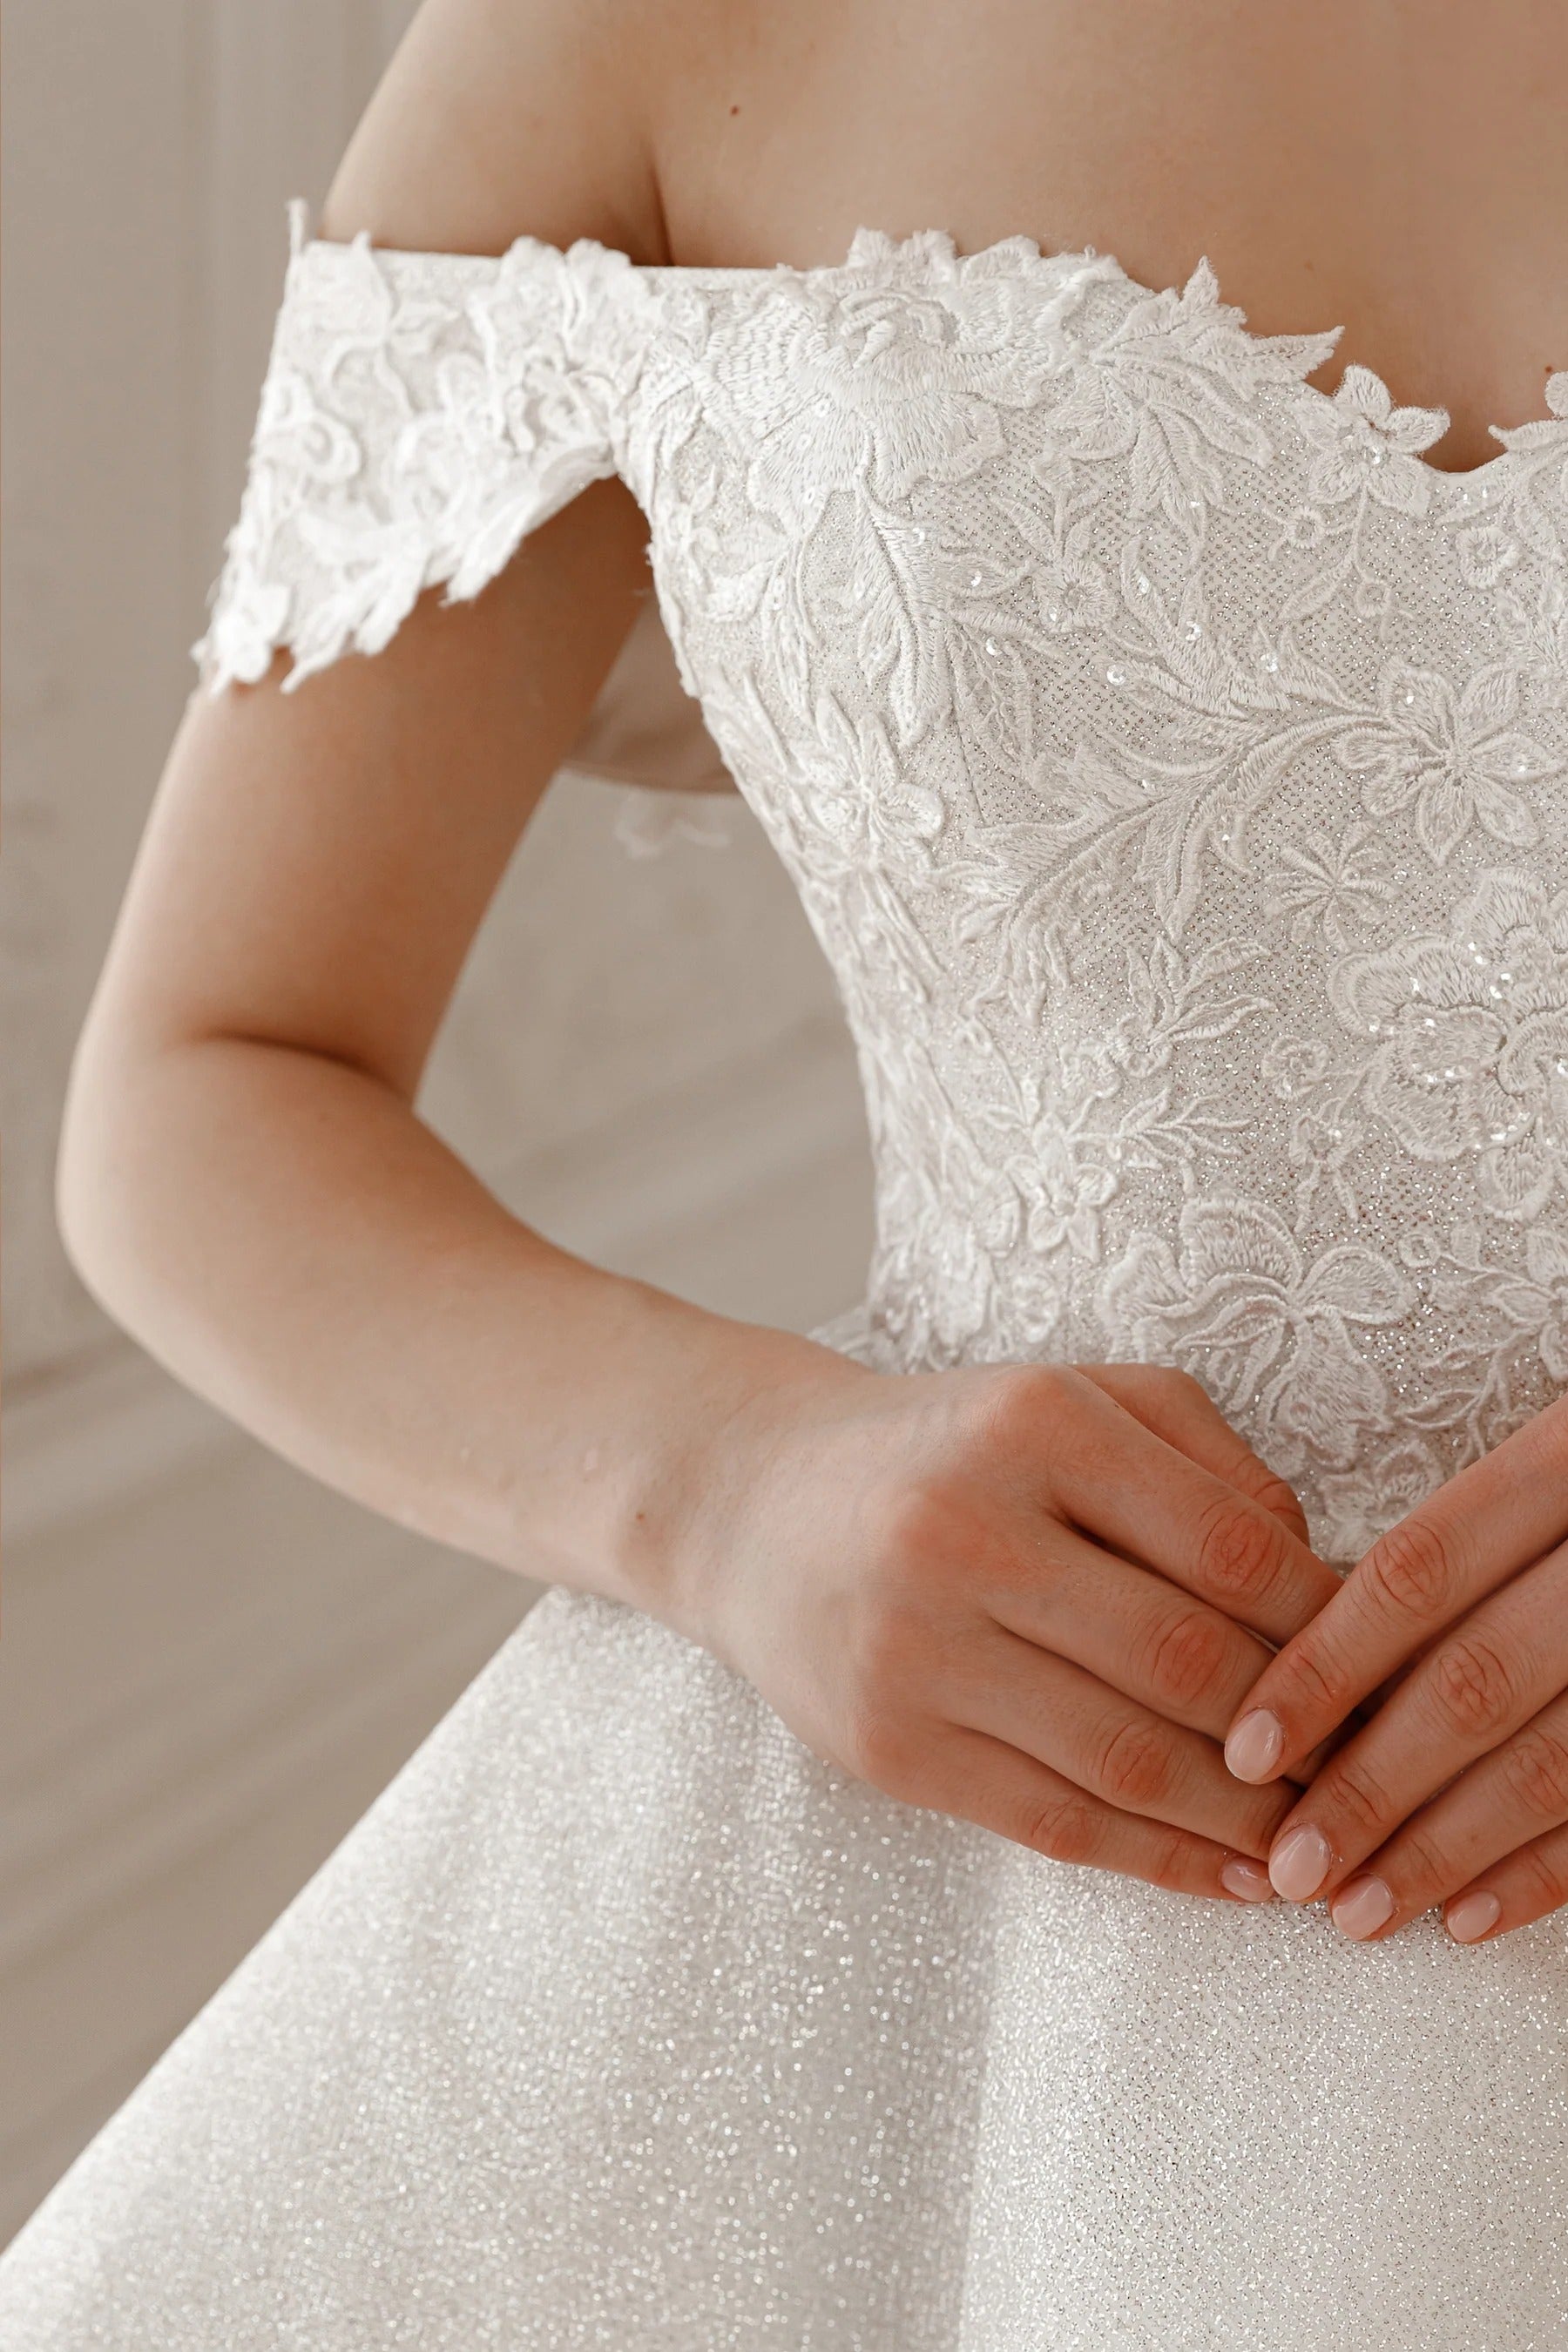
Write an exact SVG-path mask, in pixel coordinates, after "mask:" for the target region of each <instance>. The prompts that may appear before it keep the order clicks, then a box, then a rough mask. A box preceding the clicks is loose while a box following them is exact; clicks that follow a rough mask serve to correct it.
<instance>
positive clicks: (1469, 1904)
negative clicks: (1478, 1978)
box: [1220, 1870, 1502, 1944]
mask: <svg viewBox="0 0 1568 2352" xmlns="http://www.w3.org/2000/svg"><path fill="white" fill-rule="evenodd" d="M1220 1876H1221V1877H1222V1878H1223V1877H1224V1876H1225V1872H1224V1871H1223V1870H1222V1871H1221V1873H1220ZM1501 1917H1502V1905H1501V1904H1500V1902H1499V1901H1498V1899H1497V1896H1496V1895H1486V1894H1477V1895H1461V1896H1460V1898H1459V1900H1458V1903H1456V1904H1455V1905H1454V1906H1453V1908H1452V1909H1451V1910H1449V1911H1447V1912H1445V1914H1444V1916H1443V1925H1444V1926H1445V1927H1447V1930H1448V1933H1449V1935H1450V1936H1452V1937H1453V1938H1454V1941H1455V1942H1456V1943H1457V1944H1473V1943H1476V1942H1477V1941H1478V1940H1479V1938H1480V1937H1482V1936H1484V1935H1485V1934H1486V1932H1487V1929H1488V1928H1489V1927H1496V1926H1497V1923H1498V1921H1499V1920H1500V1918H1501Z"/></svg>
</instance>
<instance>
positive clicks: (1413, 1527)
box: [1361, 1518, 1457, 1622]
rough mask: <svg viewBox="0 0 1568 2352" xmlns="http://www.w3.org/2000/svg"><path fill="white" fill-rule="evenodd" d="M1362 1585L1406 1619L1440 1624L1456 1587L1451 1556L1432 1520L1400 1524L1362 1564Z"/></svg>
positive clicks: (1410, 1520)
mask: <svg viewBox="0 0 1568 2352" xmlns="http://www.w3.org/2000/svg"><path fill="white" fill-rule="evenodd" d="M1361 1580H1362V1582H1363V1584H1364V1585H1365V1586H1366V1587H1367V1588H1368V1589H1369V1591H1372V1592H1373V1593H1374V1594H1377V1595H1379V1596H1381V1598H1382V1599H1383V1600H1384V1601H1386V1602H1387V1603H1388V1605H1389V1607H1390V1608H1391V1609H1393V1610H1394V1612H1395V1614H1396V1615H1398V1616H1400V1617H1402V1618H1403V1617H1415V1618H1418V1619H1420V1620H1422V1621H1424V1622H1425V1621H1426V1620H1429V1619H1432V1618H1440V1617H1442V1616H1443V1615H1444V1614H1445V1613H1446V1612H1447V1609H1448V1607H1449V1604H1450V1601H1451V1600H1452V1598H1453V1594H1454V1589H1455V1585H1456V1582H1457V1577H1456V1573H1455V1563H1454V1558H1453V1553H1452V1550H1451V1549H1450V1547H1449V1545H1448V1542H1447V1538H1445V1536H1444V1535H1443V1533H1442V1530H1441V1529H1440V1528H1436V1527H1434V1526H1433V1524H1432V1522H1431V1520H1430V1519H1422V1518H1409V1519H1401V1520H1400V1521H1399V1523H1398V1524H1397V1526H1395V1527H1392V1528H1389V1529H1388V1530H1387V1532H1386V1534H1384V1536H1382V1537H1381V1538H1379V1540H1378V1542H1377V1543H1376V1544H1374V1545H1373V1549H1372V1551H1371V1553H1370V1554H1369V1556H1368V1557H1367V1559H1365V1560H1363V1563H1362V1579H1361Z"/></svg>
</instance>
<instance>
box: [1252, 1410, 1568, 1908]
mask: <svg viewBox="0 0 1568 2352" xmlns="http://www.w3.org/2000/svg"><path fill="white" fill-rule="evenodd" d="M1564 1538H1568V1398H1565V1399H1563V1400H1562V1401H1561V1402H1558V1403H1556V1404H1553V1405H1552V1406H1551V1407H1549V1408H1548V1410H1547V1411H1546V1412H1542V1413H1540V1414H1538V1415H1537V1416H1536V1417H1535V1419H1534V1420H1533V1421H1531V1422H1528V1423H1526V1424H1525V1426H1524V1427H1523V1428H1522V1429H1519V1430H1516V1431H1515V1432H1514V1433H1513V1435H1512V1436H1511V1437H1509V1438H1507V1439H1506V1440H1505V1441H1504V1442H1503V1444H1500V1445H1499V1446H1498V1447H1496V1448H1495V1449H1494V1450H1493V1452H1491V1453H1490V1454H1486V1455H1484V1456H1483V1457H1482V1458H1481V1459H1480V1460H1479V1462H1473V1463H1471V1464H1469V1465H1468V1467H1467V1468H1465V1469H1464V1470H1461V1471H1459V1472H1458V1473H1457V1474H1456V1475H1455V1476H1454V1477H1452V1478H1450V1479H1448V1480H1447V1482H1446V1483H1445V1484H1444V1485H1443V1486H1440V1487H1438V1488H1437V1490H1436V1493H1435V1494H1433V1495H1430V1496H1428V1497H1427V1498H1426V1501H1425V1502H1424V1503H1421V1504H1419V1505H1418V1506H1417V1507H1416V1508H1415V1510H1413V1511H1411V1512H1409V1513H1407V1515H1406V1516H1405V1517H1404V1518H1403V1519H1401V1520H1400V1521H1399V1522H1398V1524H1397V1525H1396V1526H1394V1527H1393V1528H1389V1530H1388V1531H1387V1533H1386V1534H1385V1535H1384V1536H1382V1537H1381V1538H1379V1540H1378V1541H1377V1542H1376V1543H1375V1544H1373V1547H1372V1549H1371V1550H1370V1551H1369V1552H1367V1553H1366V1555H1365V1556H1364V1558H1363V1559H1361V1560H1360V1561H1359V1562H1358V1563H1357V1565H1356V1567H1355V1568H1354V1569H1353V1570H1352V1572H1351V1574H1350V1575H1349V1576H1348V1577H1347V1578H1346V1580H1345V1583H1344V1586H1343V1589H1342V1591H1339V1592H1336V1593H1335V1594H1334V1595H1333V1596H1332V1598H1331V1600H1330V1601H1328V1602H1327V1604H1326V1605H1325V1606H1324V1607H1323V1608H1322V1609H1321V1610H1320V1611H1319V1612H1318V1614H1317V1615H1316V1616H1315V1617H1314V1618H1313V1619H1312V1621H1311V1622H1310V1624H1309V1625H1307V1626H1305V1627H1304V1628H1303V1629H1302V1631H1301V1632H1300V1633H1298V1634H1297V1635H1296V1636H1295V1638H1294V1640H1292V1641H1290V1642H1289V1643H1286V1645H1285V1647H1284V1648H1283V1649H1282V1650H1281V1651H1280V1652H1279V1654H1278V1656H1277V1657H1275V1658H1274V1659H1272V1660H1271V1661H1270V1663H1269V1664H1268V1667H1267V1668H1266V1669H1265V1671H1264V1672H1263V1674H1262V1675H1260V1676H1259V1678H1258V1681H1257V1683H1255V1684H1254V1685H1253V1687H1252V1689H1251V1690H1250V1691H1249V1692H1248V1693H1247V1696H1246V1697H1245V1698H1244V1699H1243V1700H1242V1702H1241V1705H1240V1706H1239V1707H1238V1709H1237V1715H1236V1718H1235V1720H1234V1722H1233V1723H1232V1725H1231V1727H1230V1731H1229V1734H1228V1737H1227V1738H1226V1762H1227V1764H1228V1765H1229V1766H1230V1769H1231V1770H1232V1771H1233V1772H1234V1773H1235V1774H1236V1776H1237V1779H1238V1780H1248V1781H1263V1780H1276V1779H1278V1778H1279V1775H1280V1774H1281V1773H1285V1772H1289V1770H1290V1769H1291V1768H1292V1766H1293V1765H1295V1764H1298V1763H1299V1762H1300V1759H1301V1758H1303V1757H1304V1756H1306V1755H1307V1754H1308V1753H1309V1751H1310V1749H1312V1748H1315V1747H1317V1745H1318V1744H1319V1742H1320V1741H1321V1740H1323V1739H1325V1738H1327V1737H1328V1735H1329V1734H1330V1733H1331V1732H1332V1731H1333V1730H1334V1729H1335V1727H1336V1726H1338V1725H1339V1724H1341V1723H1342V1721H1343V1720H1344V1718H1345V1717H1346V1716H1347V1715H1348V1714H1349V1713H1350V1711H1351V1709H1352V1707H1353V1706H1355V1705H1356V1704H1357V1702H1358V1701H1360V1700H1363V1699H1365V1698H1366V1697H1367V1696H1369V1695H1370V1694H1373V1693H1377V1694H1379V1696H1380V1699H1381V1704H1380V1705H1378V1706H1377V1708H1376V1711H1375V1712H1374V1713H1373V1715H1372V1716H1371V1718H1370V1720H1369V1721H1368V1722H1367V1723H1366V1724H1365V1726H1364V1727H1363V1729H1361V1730H1359V1731H1357V1732H1356V1733H1355V1735H1354V1737H1353V1738H1351V1739H1349V1740H1347V1741H1346V1742H1345V1743H1344V1745H1343V1746H1342V1747H1340V1748H1336V1749H1335V1750H1334V1752H1333V1754H1332V1756H1331V1758H1330V1759H1329V1761H1328V1762H1327V1763H1326V1764H1325V1765H1324V1766H1323V1768H1322V1769H1321V1771H1320V1772H1319V1773H1318V1775H1317V1778H1316V1779H1315V1780H1313V1781H1312V1782H1311V1784H1310V1787H1309V1788H1307V1789H1306V1790H1305V1791H1304V1792H1303V1794H1302V1797H1301V1800H1300V1803H1299V1804H1297V1805H1296V1806H1295V1807H1294V1808H1293V1809H1292V1810H1291V1811H1290V1812H1289V1813H1288V1814H1287V1815H1286V1817H1285V1819H1284V1821H1283V1822H1281V1823H1280V1825H1279V1830H1278V1831H1277V1832H1276V1833H1275V1836H1274V1840H1273V1843H1272V1844H1271V1846H1270V1848H1269V1853H1268V1871H1269V1876H1270V1879H1271V1880H1272V1882H1273V1885H1274V1887H1275V1889H1276V1891H1277V1892H1278V1893H1279V1894H1280V1895H1286V1896H1287V1897H1290V1898H1293V1899H1294V1900H1296V1901H1298V1902H1308V1901H1311V1900H1313V1899H1314V1898H1315V1897H1317V1896H1319V1895H1326V1896H1327V1897H1328V1900H1329V1907H1330V1916H1331V1917H1332V1919H1333V1922H1334V1925H1335V1926H1336V1927H1339V1928H1341V1929H1342V1930H1343V1932H1344V1933H1345V1934H1346V1935H1347V1936H1352V1937H1356V1938H1357V1939H1358V1940H1360V1941H1375V1942H1381V1941H1383V1940H1384V1938H1385V1937H1389V1936H1392V1935H1394V1933H1395V1932H1396V1931H1397V1930H1398V1929H1399V1928H1401V1927H1404V1926H1405V1924H1406V1922H1407V1921H1409V1920H1411V1919H1414V1918H1415V1917H1417V1916H1419V1914H1420V1913H1422V1912H1424V1911H1427V1910H1430V1909H1431V1908H1432V1906H1434V1905H1435V1904H1441V1905H1442V1906H1443V1917H1444V1924H1445V1926H1446V1927H1447V1929H1448V1932H1449V1934H1450V1935H1451V1936H1453V1937H1455V1938H1456V1940H1457V1941H1458V1942H1461V1943H1478V1942H1479V1941H1480V1940H1481V1939H1482V1938H1483V1937H1494V1936H1500V1935H1505V1934H1506V1933H1507V1932H1508V1930H1509V1929H1510V1927H1524V1926H1526V1925H1527V1924H1528V1923H1529V1922H1530V1921H1531V1920H1532V1919H1539V1918H1542V1916H1544V1915H1545V1914H1546V1913H1547V1912H1549V1911H1554V1910H1556V1909H1557V1907H1558V1906H1559V1905H1561V1904H1563V1903H1568V1541H1565V1540H1564ZM1394 1677H1397V1679H1396V1680H1394V1681H1393V1686H1392V1687H1391V1688H1389V1689H1387V1690H1386V1692H1385V1691H1384V1685H1389V1684H1390V1682H1391V1678H1394Z"/></svg>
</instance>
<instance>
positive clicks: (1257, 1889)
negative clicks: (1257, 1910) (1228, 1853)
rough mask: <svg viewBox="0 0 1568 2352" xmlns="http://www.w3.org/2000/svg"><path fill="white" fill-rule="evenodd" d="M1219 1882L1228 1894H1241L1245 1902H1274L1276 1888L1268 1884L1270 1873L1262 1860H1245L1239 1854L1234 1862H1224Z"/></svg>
mask: <svg viewBox="0 0 1568 2352" xmlns="http://www.w3.org/2000/svg"><path fill="white" fill-rule="evenodd" d="M1219 1883H1220V1885H1222V1886H1223V1887H1224V1888H1225V1889H1226V1892H1227V1893H1228V1894H1231V1895H1239V1896H1240V1898H1241V1900H1242V1902H1243V1903H1272V1902H1273V1900H1274V1889H1273V1888H1272V1886H1270V1885H1269V1884H1268V1872H1267V1871H1266V1870H1265V1869H1264V1867H1263V1864H1261V1863H1260V1862H1244V1861H1243V1860H1242V1859H1241V1857H1240V1855H1239V1854H1238V1855H1237V1857H1236V1859H1235V1860H1234V1861H1232V1862H1227V1863H1224V1864H1222V1865H1221V1867H1220V1874H1219Z"/></svg>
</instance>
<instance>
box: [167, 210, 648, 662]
mask: <svg viewBox="0 0 1568 2352" xmlns="http://www.w3.org/2000/svg"><path fill="white" fill-rule="evenodd" d="M289 232H290V235H289V268H288V275H287V278H286V280H285V286H284V292H283V299H282V302H281V305H280V308H279V313H278V319H277V323H276V326H275V329H274V333H273V340H272V350H271V356H270V360H269V362H268V369H267V374H266V379H265V382H264V383H263V386H262V392H261V399H260V405H259V410H258V416H257V422H256V429H255V433H254V436H253V438H252V442H251V448H250V461H249V468H248V472H247V478H246V484H245V490H244V495H243V498H242V499H241V502H240V509H239V514H238V519H237V521H236V523H235V526H234V529H233V530H231V531H230V533H229V536H228V540H227V542H226V551H225V561H224V565H223V569H222V572H221V573H220V576H219V578H218V580H217V582H216V585H215V587H214V589H213V591H212V594H211V597H210V599H209V606H210V611H209V620H208V626H207V629H206V632H205V635H204V636H203V637H202V638H201V639H200V640H199V642H198V643H197V644H196V645H195V646H194V647H193V652H194V655H195V659H196V661H197V662H198V664H199V665H200V671H201V677H202V679H203V681H204V682H205V685H206V686H207V687H208V688H209V689H210V690H211V691H213V692H215V693H216V691H217V690H218V689H219V688H221V687H223V686H224V685H226V683H227V682H228V681H229V680H231V679H245V680H254V679H257V678H259V677H262V676H264V675H265V673H266V671H267V669H268V665H269V664H270V662H271V659H272V656H273V654H274V651H275V650H276V649H277V648H278V647H279V646H287V647H288V648H289V652H290V653H291V654H292V656H293V665H292V667H291V668H290V669H289V673H288V675H287V677H285V679H284V686H285V688H293V687H297V686H298V685H299V684H300V682H301V680H302V679H304V678H305V677H309V676H310V673H311V672H312V671H313V670H318V669H321V668H323V667H325V666H326V665H327V664H328V663H330V662H332V661H335V660H336V659H337V658H338V656H339V655H340V654H342V653H343V652H345V651H347V650H348V649H349V648H350V647H353V648H355V649H357V650H358V651H360V652H363V653H376V652H379V651H380V649H381V648H382V647H383V646H384V645H385V644H386V643H387V641H388V640H389V639H390V638H391V636H392V635H394V633H395V630H396V629H397V627H398V625H399V624H400V623H401V621H402V620H403V619H404V617H405V614H407V613H408V611H409V610H410V608H411V606H412V605H413V604H414V602H415V599H416V596H417V595H418V594H419V593H420V591H421V590H422V589H425V588H427V587H431V586H435V585H437V584H440V585H444V586H445V588H446V590H447V602H453V601H456V600H457V599H458V598H462V597H468V596H473V595H475V594H477V593H478V592H479V589H480V588H482V587H483V586H484V584H485V583H486V582H487V581H489V580H490V579H492V578H493V577H494V576H495V574H496V573H497V572H499V571H500V569H501V568H502V566H503V565H504V564H505V563H506V562H507V560H508V558H509V557H510V555H511V553H512V551H514V549H515V548H516V547H517V545H518V543H519V541H521V539H522V538H523V537H524V535H525V534H526V533H527V532H529V531H531V530H535V529H537V527H538V526H539V525H540V524H541V523H542V522H546V521H548V520H549V519H550V517H551V516H552V515H553V514H554V513H556V512H557V510H558V509H560V508H562V507H563V506H565V505H566V504H567V503H568V502H569V500H571V499H574V497H575V496H576V495H577V493H578V492H579V491H580V490H582V489H584V488H586V486H587V485H588V483H590V482H592V481H595V480H596V479H598V478H601V477H603V476H605V475H608V474H613V473H615V472H616V471H617V463H616V440H617V436H618V425H619V420H620V417H621V415H623V413H624V404H625V401H626V397H627V395H628V393H629V390H630V378H631V376H632V375H633V374H634V373H635V371H636V366H637V330H638V326H639V320H640V304H641V301H642V300H643V299H646V295H645V289H644V288H643V286H642V283H641V281H640V279H639V278H638V276H637V272H636V270H635V269H634V268H633V267H632V266H631V265H630V264H629V263H628V262H627V261H626V258H625V257H624V256H622V255H618V254H616V253H613V252H611V251H609V250H608V249H606V248H605V247H601V246H597V245H595V244H594V243H592V242H591V241H590V240H586V239H584V240H581V241H580V242H579V243H578V244H576V245H574V246H572V247H568V248H567V249H566V250H565V251H564V252H563V251H562V250H561V249H560V248H558V247H554V246H550V245H545V244H542V243H541V242H539V241H538V240H536V239H534V238H531V237H522V238H520V239H519V240H518V241H517V243H516V244H515V245H514V246H512V247H510V250H509V251H508V252H507V253H506V254H505V255H503V256H502V257H500V258H499V259H498V258H492V257H485V256H479V255H468V254H447V253H414V252H401V251H393V250H390V249H386V248H379V247H373V246H372V245H371V243H370V241H369V239H368V237H367V236H359V237H357V238H356V239H355V240H354V241H353V243H352V244H347V245H340V244H332V243H328V242H325V241H323V240H321V239H313V238H308V237H307V236H306V233H305V208H304V206H303V205H302V204H300V203H299V202H296V203H294V204H292V205H290V206H289ZM612 278H613V279H614V280H615V281H616V282H615V283H614V284H611V283H610V282H608V281H610V280H611V279H612Z"/></svg>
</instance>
